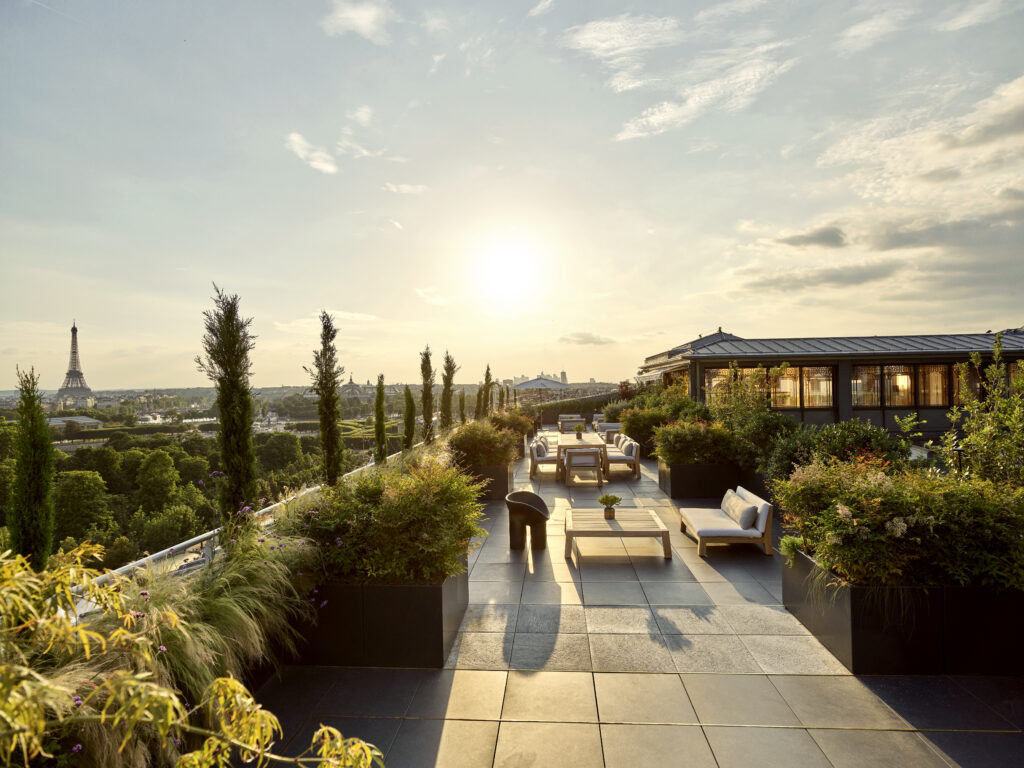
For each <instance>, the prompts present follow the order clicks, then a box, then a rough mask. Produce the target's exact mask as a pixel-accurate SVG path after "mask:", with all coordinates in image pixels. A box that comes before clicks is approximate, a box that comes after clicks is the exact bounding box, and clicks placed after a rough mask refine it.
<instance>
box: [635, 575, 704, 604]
mask: <svg viewBox="0 0 1024 768" xmlns="http://www.w3.org/2000/svg"><path fill="white" fill-rule="evenodd" d="M641 586H643V588H644V595H645V596H646V597H647V602H649V603H650V604H651V605H711V604H712V600H711V597H710V596H709V595H708V592H707V590H706V589H704V587H703V586H702V585H700V584H698V583H696V582H688V581H643V582H641Z"/></svg>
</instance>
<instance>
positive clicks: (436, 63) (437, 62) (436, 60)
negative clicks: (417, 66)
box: [427, 53, 447, 75]
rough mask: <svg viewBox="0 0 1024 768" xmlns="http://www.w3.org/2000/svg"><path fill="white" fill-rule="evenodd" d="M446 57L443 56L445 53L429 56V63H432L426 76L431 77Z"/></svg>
mask: <svg viewBox="0 0 1024 768" xmlns="http://www.w3.org/2000/svg"><path fill="white" fill-rule="evenodd" d="M446 56H447V54H445V53H435V54H434V55H433V56H431V57H430V61H431V62H432V63H431V65H430V71H429V72H428V73H427V74H430V75H432V74H434V73H435V72H437V70H438V69H439V68H440V66H441V62H442V61H444V60H445V57H446Z"/></svg>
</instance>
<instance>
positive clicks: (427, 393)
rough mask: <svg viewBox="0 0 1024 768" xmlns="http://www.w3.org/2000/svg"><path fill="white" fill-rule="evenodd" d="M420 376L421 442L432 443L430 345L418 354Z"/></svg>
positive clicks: (432, 391) (432, 385) (432, 416)
mask: <svg viewBox="0 0 1024 768" xmlns="http://www.w3.org/2000/svg"><path fill="white" fill-rule="evenodd" d="M420 375H421V377H422V378H423V396H422V398H421V400H422V403H423V405H422V407H421V410H422V411H423V442H424V443H426V444H427V445H430V444H431V443H432V442H434V381H435V378H434V368H433V366H432V365H431V364H430V345H429V344H428V345H427V348H426V349H424V350H423V351H422V352H420Z"/></svg>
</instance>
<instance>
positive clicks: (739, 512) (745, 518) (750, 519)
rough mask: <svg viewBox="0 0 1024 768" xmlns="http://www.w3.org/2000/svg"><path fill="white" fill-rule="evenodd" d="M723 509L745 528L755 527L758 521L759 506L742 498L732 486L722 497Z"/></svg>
mask: <svg viewBox="0 0 1024 768" xmlns="http://www.w3.org/2000/svg"><path fill="white" fill-rule="evenodd" d="M722 511H723V512H725V514H727V515H728V516H729V517H731V518H732V519H733V520H735V521H736V524H737V525H738V526H739V527H740V528H743V529H744V530H745V529H747V528H753V527H754V523H755V522H756V521H757V507H756V506H755V505H753V504H751V503H750V502H748V501H747V500H746V499H743V498H741V497H740V496H739V495H738V494H737V493H736V491H734V490H732V489H731V488H730V489H729V490H728V491H726V492H725V497H724V498H723V499H722Z"/></svg>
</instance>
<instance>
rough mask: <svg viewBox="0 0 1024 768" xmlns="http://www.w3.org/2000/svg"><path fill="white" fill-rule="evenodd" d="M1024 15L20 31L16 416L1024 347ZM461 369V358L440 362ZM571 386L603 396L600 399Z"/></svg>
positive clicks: (331, 11) (414, 20)
mask: <svg viewBox="0 0 1024 768" xmlns="http://www.w3.org/2000/svg"><path fill="white" fill-rule="evenodd" d="M1022 33H1024V3H1021V2H1019V1H1018V0H1002V1H1001V0H982V1H980V2H974V3H964V2H929V3H925V2H923V0H917V1H912V0H894V1H893V2H886V3H881V2H874V1H872V2H858V3H853V4H848V5H844V6H843V7H842V8H838V7H834V6H831V5H830V6H821V4H818V3H813V2H799V1H797V0H786V1H785V2H779V3H768V2H766V1H765V0H724V1H722V2H717V3H716V2H700V3H686V4H679V3H670V2H649V3H645V4H643V7H642V10H639V11H638V10H636V9H635V8H634V7H631V6H629V5H627V4H624V3H616V2H605V1H603V0H602V1H599V2H593V3H586V4H580V3H568V2H564V1H563V0H540V2H537V1H536V0H529V1H527V2H522V3H502V4H479V3H459V2H436V3H433V2H432V3H427V4H422V3H413V2H411V0H408V1H406V2H400V1H399V0H394V1H393V2H388V1H387V0H357V1H355V2H349V1H348V0H325V1H324V2H313V3H308V4H303V5H302V6H300V7H282V6H280V5H279V4H277V3H270V2H253V3H247V4H245V5H237V6H234V7H226V6H217V7H209V6H208V5H207V4H205V3H200V2H197V1H196V0H190V1H189V2H182V3H176V4H174V5H173V7H172V6H159V5H156V6H146V7H141V6H138V5H137V4H134V3H129V2H126V1H125V0H114V1H112V2H109V3H105V4H103V5H102V6H96V5H93V4H89V3H84V2H80V1H79V0H49V1H48V2H47V3H45V4H44V3H41V2H36V0H13V2H10V3H6V4H4V6H3V8H2V9H0V62H2V63H3V67H4V71H5V77H4V78H3V79H2V81H0V103H2V104H3V105H4V109H3V110H2V112H0V165H2V167H4V169H5V173H4V176H3V178H2V179H0V260H2V263H3V280H2V281H0V286H2V287H0V389H13V388H14V386H15V374H14V370H15V366H16V365H18V366H21V367H23V368H26V369H27V368H30V367H34V368H35V369H36V371H37V373H39V374H40V376H41V384H42V386H43V388H45V389H55V388H57V387H58V386H59V384H60V381H61V379H62V378H63V377H64V374H65V373H66V370H67V354H68V353H67V337H68V330H69V329H70V326H71V320H72V318H75V319H77V322H78V326H79V328H80V330H81V336H80V346H81V355H82V363H83V370H84V372H85V374H86V376H87V378H88V381H89V383H90V385H91V386H92V387H93V388H94V389H97V390H105V389H144V388H155V387H187V386H205V385H206V381H205V379H204V378H203V376H202V375H201V374H200V373H199V372H198V371H196V369H195V365H194V362H193V360H194V358H195V356H196V355H197V354H198V353H199V352H200V346H201V345H200V339H201V336H202V313H203V311H204V310H206V309H209V308H210V307H211V306H212V302H211V300H210V296H211V295H212V293H213V288H212V283H214V282H216V283H217V285H218V286H220V287H221V288H223V289H224V290H225V291H227V292H228V293H237V294H239V295H240V296H241V299H242V302H241V306H242V311H243V313H244V314H245V315H246V316H251V317H253V318H254V322H253V332H254V333H255V335H256V336H257V337H258V338H257V342H256V348H255V350H254V353H253V356H252V357H253V367H254V379H253V383H254V385H255V386H257V387H258V386H276V385H278V384H293V385H298V384H301V383H303V382H304V381H305V378H306V377H305V374H304V372H303V370H302V366H303V365H309V363H310V359H311V357H312V352H313V350H314V349H315V348H316V347H317V345H318V332H319V324H318V321H317V314H318V313H319V311H320V310H321V309H327V310H328V311H329V312H331V313H332V314H334V316H335V318H336V324H337V325H338V327H339V328H340V333H339V336H338V348H339V359H340V362H341V364H342V365H344V366H345V368H346V370H347V371H353V372H355V373H356V374H357V375H358V376H360V378H361V379H365V378H367V377H371V376H373V375H375V374H376V373H377V372H383V373H384V375H385V378H386V380H388V381H417V380H418V378H419V377H418V373H417V371H418V362H419V361H418V353H419V352H420V351H421V350H422V349H423V348H424V346H425V345H426V344H430V347H431V349H432V350H433V351H434V353H435V360H436V361H437V363H438V364H439V363H440V359H441V357H442V356H443V354H444V351H445V349H448V350H449V351H451V353H452V355H453V356H454V357H455V359H456V361H457V362H458V364H459V365H460V366H461V367H462V370H461V371H460V376H465V377H466V378H467V379H469V380H472V381H476V380H477V379H479V378H480V377H482V375H483V370H484V367H485V365H486V364H487V363H490V364H491V366H492V369H493V370H496V371H497V372H498V373H499V374H500V375H502V376H503V377H506V378H507V377H511V376H512V375H519V374H521V373H524V372H529V371H534V370H538V369H544V370H547V369H549V368H552V367H557V370H559V371H560V370H563V369H564V370H567V371H569V372H570V373H571V372H572V371H577V372H581V373H580V374H579V379H580V380H583V381H586V380H588V379H589V378H590V377H594V378H596V379H597V380H598V381H601V380H606V381H618V380H620V379H624V378H632V376H633V375H634V374H635V373H636V369H637V366H638V365H639V364H640V363H641V362H642V360H643V358H644V357H645V356H647V355H650V354H654V353H656V352H659V351H662V350H666V349H669V348H671V347H673V346H675V345H677V344H680V343H682V342H685V341H688V340H690V339H693V338H696V337H697V335H698V334H701V333H704V334H707V333H710V332H713V331H714V329H715V328H717V327H719V326H721V327H723V328H724V330H726V331H728V332H731V333H734V334H736V335H738V336H742V337H752V338H764V337H785V336H823V335H871V334H879V335H885V334H898V333H944V332H961V333H965V332H982V331H985V330H988V329H992V330H999V329H1001V328H1010V327H1018V326H1020V325H1021V324H1022V323H1024V316H1022V315H1021V313H1020V309H1019V306H1020V304H1021V297H1020V291H1019V288H1017V287H1016V286H1019V285H1021V284H1022V283H1024V260H1022V259H1021V258H1020V243H1021V242H1022V241H1024V238H1022V237H1021V222H1022V221H1024V117H1022V116H1024V67H1022V66H1021V63H1020V56H1019V53H1018V48H1019V39H1020V38H1021V37H1022ZM438 367H439V365H438ZM573 378H574V377H573V376H570V379H573Z"/></svg>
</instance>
